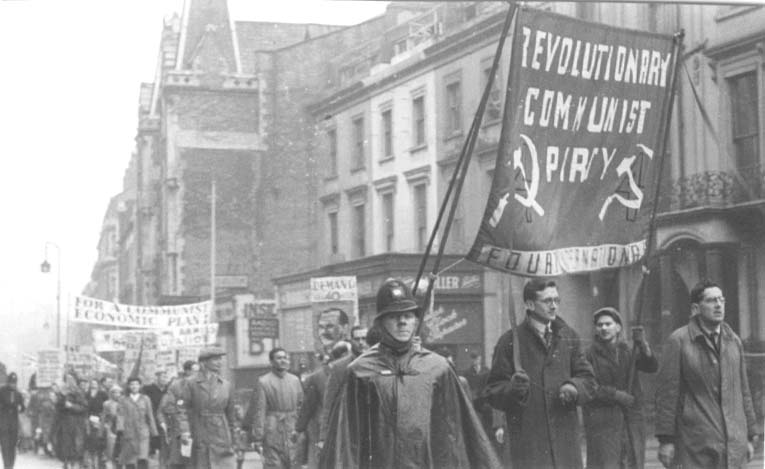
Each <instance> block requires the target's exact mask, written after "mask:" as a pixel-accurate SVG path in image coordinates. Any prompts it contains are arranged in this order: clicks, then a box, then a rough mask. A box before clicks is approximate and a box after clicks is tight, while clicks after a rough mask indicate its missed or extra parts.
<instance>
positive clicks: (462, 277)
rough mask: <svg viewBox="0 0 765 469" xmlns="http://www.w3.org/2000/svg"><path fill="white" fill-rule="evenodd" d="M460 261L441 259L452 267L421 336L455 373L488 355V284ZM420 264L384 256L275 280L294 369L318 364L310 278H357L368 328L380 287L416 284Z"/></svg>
mask: <svg viewBox="0 0 765 469" xmlns="http://www.w3.org/2000/svg"><path fill="white" fill-rule="evenodd" d="M460 259H462V258H461V257H460V256H445V257H444V258H443V259H442V261H441V266H442V267H443V266H452V267H451V268H449V269H448V270H447V271H445V272H443V273H442V274H441V275H440V276H439V277H438V278H437V280H436V284H435V289H434V292H435V293H434V299H433V308H432V310H429V311H428V312H427V313H426V315H425V318H424V321H423V327H422V330H421V334H420V335H421V337H422V340H423V344H425V346H426V347H427V348H429V349H431V350H436V351H437V350H442V349H449V350H450V351H451V353H452V355H453V356H454V359H455V364H456V366H457V369H465V368H467V367H468V366H469V365H470V360H471V359H470V356H471V354H473V353H477V354H479V355H481V356H485V348H486V345H485V342H484V337H485V319H484V312H485V311H484V296H485V283H486V282H485V279H484V269H483V267H481V266H479V265H477V264H473V263H471V262H468V261H464V260H463V261H461V262H458V261H460ZM420 261H421V257H420V255H415V254H381V255H377V256H370V257H367V258H364V259H359V260H355V261H350V262H344V263H339V264H333V265H329V266H325V267H322V268H321V269H316V270H314V271H309V272H303V273H299V274H294V275H290V276H288V277H281V278H278V279H274V283H275V284H276V288H277V297H278V298H279V305H278V306H279V314H280V317H281V320H282V322H283V324H284V326H285V327H284V328H282V333H281V334H280V343H281V344H282V346H283V347H284V348H285V349H287V350H288V351H290V352H291V353H292V354H293V368H295V371H304V370H298V368H297V367H300V366H301V362H303V366H306V365H307V366H309V367H313V366H315V363H314V360H313V354H314V353H315V352H316V350H314V348H315V345H314V343H315V341H314V327H315V325H314V322H315V320H314V318H313V316H312V308H311V305H310V293H309V288H310V279H311V278H312V277H328V276H350V275H355V276H356V279H357V294H358V311H357V312H356V316H357V318H358V319H357V321H358V324H360V325H362V326H365V327H369V326H370V325H371V324H372V323H373V321H374V317H375V314H376V307H375V301H376V294H377V289H378V288H379V287H380V285H381V284H382V283H383V282H384V281H385V280H386V279H388V278H391V277H393V278H401V279H403V280H404V281H405V282H407V283H408V284H409V285H412V284H413V283H414V279H415V277H416V275H417V270H418V268H419V263H420ZM429 270H430V269H427V270H426V271H429ZM421 289H422V290H424V288H421ZM421 293H424V291H423V292H421ZM354 319H355V318H354ZM488 346H489V347H492V346H493V344H489V345H488ZM295 362H297V363H295Z"/></svg>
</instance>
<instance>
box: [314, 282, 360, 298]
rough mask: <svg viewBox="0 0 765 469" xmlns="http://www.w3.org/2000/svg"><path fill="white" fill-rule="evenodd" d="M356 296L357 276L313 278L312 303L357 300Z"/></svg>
mask: <svg viewBox="0 0 765 469" xmlns="http://www.w3.org/2000/svg"><path fill="white" fill-rule="evenodd" d="M356 297H357V289H356V276H345V277H312V278H311V303H320V302H322V301H355V300H356Z"/></svg>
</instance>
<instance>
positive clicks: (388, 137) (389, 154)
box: [380, 103, 395, 161]
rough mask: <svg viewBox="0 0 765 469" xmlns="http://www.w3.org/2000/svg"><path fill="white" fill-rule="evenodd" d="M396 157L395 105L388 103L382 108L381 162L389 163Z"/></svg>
mask: <svg viewBox="0 0 765 469" xmlns="http://www.w3.org/2000/svg"><path fill="white" fill-rule="evenodd" d="M386 116H387V118H386ZM394 157H395V151H394V150H393V105H392V104H391V103H386V104H384V105H382V106H380V161H388V160H391V159H393V158H394Z"/></svg>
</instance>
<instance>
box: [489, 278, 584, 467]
mask: <svg viewBox="0 0 765 469" xmlns="http://www.w3.org/2000/svg"><path fill="white" fill-rule="evenodd" d="M523 301H524V305H525V307H526V319H525V320H524V322H523V323H521V324H520V325H518V326H516V327H514V328H513V330H510V331H508V332H506V333H505V334H504V335H503V336H502V337H501V338H500V339H499V342H498V343H497V346H496V347H495V349H494V358H493V362H492V367H491V371H490V373H489V379H488V382H487V385H486V388H485V391H484V396H485V397H486V398H487V399H488V401H489V403H490V404H491V405H492V406H493V407H494V408H496V409H498V410H502V411H504V412H505V415H506V420H507V427H508V437H509V440H510V457H511V460H512V463H513V467H545V468H548V467H549V468H562V467H566V468H581V467H582V457H581V451H580V448H579V438H578V435H579V424H578V417H577V412H576V407H577V405H581V404H583V403H584V402H587V400H588V399H589V398H590V396H591V394H592V391H593V388H594V385H595V380H594V374H593V371H592V366H591V365H590V363H589V362H588V361H587V359H586V358H585V356H584V350H583V349H582V346H581V342H580V339H579V336H578V335H577V334H576V332H574V330H573V329H571V328H570V327H569V326H568V324H566V322H565V321H564V320H563V319H562V318H561V317H560V316H559V314H558V307H559V305H560V301H561V299H560V296H559V294H558V287H557V285H556V284H555V282H554V281H552V280H542V279H531V280H529V281H528V282H527V283H526V285H525V287H524V289H523ZM516 343H517V345H516ZM519 352H520V353H519ZM518 357H519V358H518ZM519 362H520V367H518V366H517V364H518V363H519Z"/></svg>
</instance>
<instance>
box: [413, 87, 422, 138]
mask: <svg viewBox="0 0 765 469" xmlns="http://www.w3.org/2000/svg"><path fill="white" fill-rule="evenodd" d="M412 125H413V128H412V135H413V137H414V138H413V140H414V141H413V144H414V146H415V147H420V146H423V145H425V96H417V97H416V98H414V99H413V100H412Z"/></svg>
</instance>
